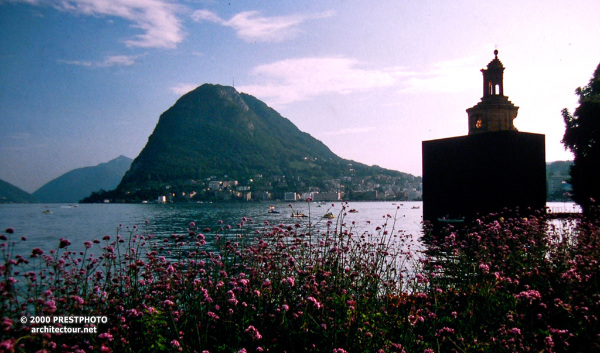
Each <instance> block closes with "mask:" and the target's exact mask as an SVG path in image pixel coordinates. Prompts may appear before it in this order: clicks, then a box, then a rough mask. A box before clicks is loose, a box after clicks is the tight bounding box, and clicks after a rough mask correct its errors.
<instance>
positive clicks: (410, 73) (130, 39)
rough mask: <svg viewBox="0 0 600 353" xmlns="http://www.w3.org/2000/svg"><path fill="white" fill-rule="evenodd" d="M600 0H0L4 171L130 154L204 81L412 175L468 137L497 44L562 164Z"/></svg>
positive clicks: (11, 173) (52, 172) (523, 124)
mask: <svg viewBox="0 0 600 353" xmlns="http://www.w3.org/2000/svg"><path fill="white" fill-rule="evenodd" d="M599 15H600V1H597V0H570V1H558V0H551V1H549V0H543V1H542V0H540V1H535V0H533V1H512V0H504V1H481V0H467V1H453V0H431V1H412V0H411V1H408V0H393V1H358V0H356V1H351V0H344V1H342V0H335V1H334V0H324V1H239V0H238V1H235V0H232V1H216V0H214V1H211V0H206V1H202V0H0V179H2V180H5V181H7V182H9V183H11V184H14V185H16V186H18V187H20V188H22V189H23V190H25V191H28V192H33V191H35V190H37V189H38V188H40V187H41V186H43V185H44V184H45V183H47V182H48V181H50V180H52V179H54V178H56V177H58V176H60V175H62V174H64V173H66V172H68V171H70V170H72V169H75V168H81V167H86V166H92V165H97V164H99V163H104V162H107V161H109V160H111V159H113V158H116V157H118V156H119V155H125V156H127V157H130V158H135V157H137V155H138V154H139V153H140V151H141V150H142V149H143V148H144V146H145V144H146V142H147V140H148V137H149V136H150V134H151V133H152V131H153V129H154V127H155V126H156V124H157V122H158V119H159V117H160V115H161V114H162V113H163V112H164V111H166V110H167V109H168V108H169V107H171V106H172V105H173V104H174V103H175V102H176V101H177V99H178V98H179V97H181V96H182V95H183V94H185V93H186V92H188V91H190V90H192V89H194V88H195V87H197V86H200V85H202V84H204V83H212V84H221V85H227V86H232V85H233V86H234V87H235V88H236V89H237V90H238V91H240V92H244V93H248V94H250V95H253V96H255V97H257V98H258V99H260V100H262V101H264V102H265V103H266V104H267V105H269V106H270V107H272V108H274V109H275V110H277V111H278V112H279V113H280V114H281V115H283V116H284V117H286V118H287V119H289V120H290V121H292V122H293V123H294V124H295V125H296V126H298V128H299V129H300V130H302V131H305V132H307V133H309V134H311V135H312V136H313V137H315V138H317V139H319V140H321V141H322V142H323V143H325V144H326V145H327V146H328V147H329V148H330V149H331V150H332V151H333V152H334V153H336V154H337V155H338V156H340V157H342V158H346V159H352V160H355V161H357V162H361V163H365V164H368V165H378V166H381V167H384V168H388V169H394V170H399V171H402V172H407V173H411V174H413V175H421V174H422V171H421V168H422V166H421V142H422V141H424V140H433V139H440V138H447V137H453V136H461V135H466V134H467V132H468V127H467V113H466V112H465V110H466V109H467V108H470V107H472V106H474V105H476V104H477V103H478V102H479V101H480V98H481V96H482V94H483V92H482V82H483V81H482V80H483V78H482V75H481V72H480V70H481V69H482V68H485V67H486V65H487V63H489V62H490V61H491V60H492V59H493V58H494V55H493V51H494V50H495V49H497V50H498V51H499V54H498V58H499V59H500V60H501V61H502V63H503V65H504V67H505V68H506V69H505V71H504V94H505V95H506V96H508V98H509V100H510V101H511V102H513V103H514V104H515V105H516V106H518V107H519V114H518V116H517V118H516V119H515V121H514V123H515V126H516V127H517V129H519V131H523V132H532V133H540V134H545V135H546V160H547V161H556V160H569V159H572V154H571V153H570V152H569V151H565V149H564V147H563V145H562V144H561V142H560V141H561V139H562V136H563V133H564V122H563V120H562V115H561V110H562V109H563V108H568V109H569V110H570V111H573V110H574V109H575V108H576V107H577V96H576V95H575V93H574V92H575V89H576V88H577V87H580V86H584V85H586V84H587V83H588V82H589V80H590V78H591V77H592V74H593V72H594V70H595V69H596V67H597V66H598V64H599V63H600V45H598V40H599V38H600V21H598V17H599Z"/></svg>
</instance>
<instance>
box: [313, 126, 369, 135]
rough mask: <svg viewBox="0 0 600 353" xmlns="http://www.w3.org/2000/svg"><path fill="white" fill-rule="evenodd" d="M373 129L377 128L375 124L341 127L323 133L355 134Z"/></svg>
mask: <svg viewBox="0 0 600 353" xmlns="http://www.w3.org/2000/svg"><path fill="white" fill-rule="evenodd" d="M375 130H377V128H376V127H375V126H366V127H354V128H346V129H341V130H338V131H330V132H324V133H323V135H326V136H340V135H356V134H364V133H367V132H371V131H375Z"/></svg>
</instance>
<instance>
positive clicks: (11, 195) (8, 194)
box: [0, 180, 36, 203]
mask: <svg viewBox="0 0 600 353" xmlns="http://www.w3.org/2000/svg"><path fill="white" fill-rule="evenodd" d="M29 202H36V200H35V197H33V196H32V195H31V194H30V193H28V192H26V191H23V190H21V189H20V188H18V187H16V186H14V185H13V184H11V183H8V182H6V181H4V180H0V203H29Z"/></svg>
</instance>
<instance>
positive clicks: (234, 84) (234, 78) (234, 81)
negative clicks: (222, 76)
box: [232, 76, 235, 88]
mask: <svg viewBox="0 0 600 353" xmlns="http://www.w3.org/2000/svg"><path fill="white" fill-rule="evenodd" d="M232 87H233V88H235V76H233V86H232Z"/></svg>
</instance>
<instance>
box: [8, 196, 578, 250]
mask: <svg viewBox="0 0 600 353" xmlns="http://www.w3.org/2000/svg"><path fill="white" fill-rule="evenodd" d="M290 205H291V206H292V207H290ZM332 205H333V206H332ZM342 205H345V206H346V210H350V209H355V210H357V211H358V212H357V213H347V215H346V216H345V218H344V221H345V223H346V224H347V225H350V224H351V223H352V222H355V224H354V229H355V230H354V233H355V234H359V233H363V232H365V231H371V232H373V231H374V230H375V228H376V227H378V226H381V225H383V224H384V223H385V221H386V219H385V218H386V216H387V215H390V216H392V217H396V224H395V229H396V230H402V231H403V232H404V233H407V234H412V235H413V236H414V237H415V238H419V237H420V236H421V235H422V220H423V210H422V202H411V201H398V202H350V203H347V204H346V203H342V202H328V203H318V202H311V203H307V202H293V203H291V204H290V203H286V202H273V203H264V202H260V203H256V202H249V203H237V202H234V203H175V204H150V203H149V204H78V205H69V204H0V232H2V233H4V230H5V229H6V228H9V227H11V228H13V229H14V230H15V234H14V235H13V239H20V237H22V236H24V237H26V238H27V241H25V242H21V243H19V244H17V246H16V249H15V250H16V253H21V254H24V255H25V254H27V255H28V254H29V252H30V251H31V249H33V248H36V247H39V248H42V249H44V250H49V249H52V248H57V245H58V242H59V239H60V238H66V239H68V240H70V241H71V243H72V246H71V247H70V248H71V249H73V250H82V249H83V248H84V246H83V242H84V241H87V240H94V239H101V238H102V237H103V236H105V235H110V236H111V237H114V236H115V235H116V233H117V228H118V227H119V226H120V225H122V230H121V234H127V233H128V230H127V227H129V229H131V228H132V227H133V226H137V227H138V228H139V230H140V232H141V233H146V234H154V235H156V236H157V237H168V236H170V235H171V234H186V233H187V229H188V226H189V224H190V222H195V223H196V225H197V226H199V228H200V229H204V228H211V229H213V230H214V229H216V228H218V222H219V221H223V223H224V224H230V225H232V227H235V226H236V225H237V224H238V223H239V222H240V221H241V220H242V218H243V217H247V218H250V219H252V220H254V223H255V224H258V225H261V224H263V223H264V222H265V221H268V222H269V223H270V224H273V225H277V224H281V223H283V224H286V225H289V224H296V223H300V224H303V225H306V224H308V222H309V221H310V222H311V224H316V226H317V227H322V228H325V227H326V223H327V220H325V219H323V218H322V217H323V215H324V214H325V213H327V212H332V213H333V214H334V215H335V218H333V219H332V220H331V221H332V222H333V224H334V225H335V224H336V222H338V221H339V219H340V218H339V214H340V211H341V210H342ZM547 205H548V207H550V209H551V210H553V211H554V212H573V211H577V210H578V207H576V205H574V204H573V203H569V202H567V203H564V202H549V203H548V204H547ZM270 206H273V207H274V209H275V210H276V211H278V212H279V213H269V208H270ZM292 211H298V212H301V213H304V214H306V215H309V214H310V216H311V217H310V218H308V217H307V218H292V217H291V213H292ZM391 223H392V222H391V221H390V223H389V224H390V226H391ZM388 229H390V228H389V227H388ZM207 239H208V240H209V241H210V237H209V238H207Z"/></svg>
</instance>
